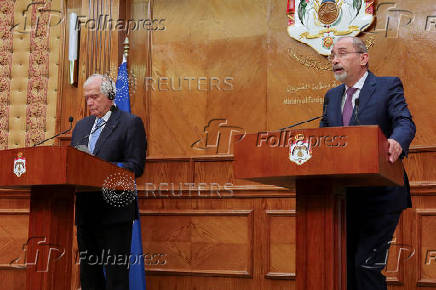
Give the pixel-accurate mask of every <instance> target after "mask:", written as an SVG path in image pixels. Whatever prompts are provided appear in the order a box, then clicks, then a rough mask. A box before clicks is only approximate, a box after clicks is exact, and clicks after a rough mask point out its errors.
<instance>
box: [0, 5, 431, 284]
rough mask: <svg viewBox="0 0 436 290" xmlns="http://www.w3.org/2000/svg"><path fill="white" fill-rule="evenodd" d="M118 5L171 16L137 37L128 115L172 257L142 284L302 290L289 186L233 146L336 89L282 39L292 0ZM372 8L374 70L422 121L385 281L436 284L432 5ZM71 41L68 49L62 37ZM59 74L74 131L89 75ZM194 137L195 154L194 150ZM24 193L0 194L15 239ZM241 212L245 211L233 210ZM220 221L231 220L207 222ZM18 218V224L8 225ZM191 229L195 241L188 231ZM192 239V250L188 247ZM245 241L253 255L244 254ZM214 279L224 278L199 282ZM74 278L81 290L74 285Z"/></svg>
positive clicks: (149, 211) (5, 273)
mask: <svg viewBox="0 0 436 290" xmlns="http://www.w3.org/2000/svg"><path fill="white" fill-rule="evenodd" d="M113 1H114V2H116V3H118V4H119V7H120V9H119V14H120V15H125V18H133V19H144V18H149V17H151V18H152V19H157V20H163V22H162V24H163V26H164V29H162V30H160V29H159V30H154V31H149V30H146V29H139V30H136V31H132V32H131V33H130V41H131V50H130V56H129V72H130V78H131V79H132V80H133V82H131V104H132V111H133V113H135V114H137V115H139V116H140V117H141V118H142V119H143V120H144V121H145V122H146V128H147V136H148V141H149V150H148V156H149V157H151V158H149V161H148V162H147V165H146V171H145V174H144V176H143V177H141V178H140V179H139V180H138V181H137V184H138V189H139V190H140V193H139V197H140V202H139V205H140V210H141V212H142V216H141V221H142V235H143V241H144V252H147V251H152V252H156V251H162V252H163V251H166V252H168V253H163V254H171V259H170V258H168V261H167V263H168V264H166V265H164V266H165V267H167V268H166V270H165V269H163V270H162V269H158V268H157V267H156V266H152V265H147V266H146V268H147V289H164V290H166V289H181V290H192V289H207V290H209V289H216V290H223V289H244V290H245V289H246V290H251V289H261V290H264V289H287V290H290V289H295V283H296V281H295V279H297V280H298V276H296V277H295V276H294V274H293V273H295V271H297V270H298V269H295V268H294V264H293V263H294V262H293V261H294V260H295V255H297V254H298V253H294V252H293V251H295V250H294V249H293V245H294V239H295V236H293V234H292V233H293V231H294V230H295V229H294V226H295V221H294V217H293V211H295V190H294V189H293V188H291V190H287V189H283V188H279V187H274V186H263V185H260V184H258V183H255V182H247V181H244V180H238V179H235V178H234V176H233V172H232V169H231V167H232V166H231V162H232V156H231V153H232V152H231V151H229V150H230V149H229V148H230V147H229V145H228V144H229V143H228V140H229V137H230V136H231V134H233V133H232V132H237V133H242V134H243V133H244V132H247V133H249V132H256V131H266V130H274V129H277V128H280V127H283V126H286V125H288V124H290V123H293V122H297V121H301V120H305V119H309V118H311V117H313V116H317V115H320V113H321V110H322V104H321V101H322V99H321V98H322V97H323V95H324V94H325V92H326V91H327V89H328V88H329V87H331V86H333V85H335V83H336V82H335V80H334V78H333V75H332V72H331V71H330V64H329V63H328V61H327V60H326V58H325V57H323V56H320V55H318V54H317V53H316V52H315V51H314V50H313V49H311V48H310V47H308V46H306V45H304V44H302V43H300V42H298V41H296V40H294V39H291V38H290V37H289V36H288V35H287V32H286V23H287V17H286V14H285V10H286V1H265V0H255V1H248V0H242V1H232V0H225V1H193V0H188V1H178V2H177V1H168V0H163V1H150V2H147V1H144V0H126V1H124V0H120V1H118V0H113ZM82 2H83V3H85V5H84V6H82ZM65 3H66V4H65V10H66V13H67V14H68V13H70V12H72V11H75V12H79V13H82V11H83V10H82V9H84V7H85V6H86V5H87V3H89V1H82V0H72V1H70V0H68V1H66V2H65ZM105 3H108V2H107V1H105ZM149 3H150V9H148V4H149ZM377 3H378V5H379V6H378V10H377V12H376V15H377V22H376V23H375V24H374V25H373V26H372V27H371V29H370V31H368V32H365V33H362V38H363V39H364V40H365V41H366V42H367V43H368V44H370V48H369V52H370V57H371V59H370V68H371V71H373V72H374V73H375V74H376V75H379V76H389V75H392V76H399V77H401V79H402V81H403V84H404V88H405V95H406V98H407V101H408V104H409V108H410V110H411V112H412V114H413V116H414V120H415V122H416V125H417V136H416V138H415V140H414V142H413V145H414V148H415V149H413V150H411V152H410V154H409V157H408V158H407V159H406V160H405V161H404V164H405V167H406V170H407V172H408V175H409V178H410V181H411V186H412V191H413V209H408V210H406V211H405V212H404V213H403V215H402V218H401V222H400V225H399V227H398V228H397V231H396V233H395V238H396V240H395V242H394V243H393V244H392V248H391V250H390V252H389V256H388V265H387V269H386V272H385V273H386V275H387V276H388V283H389V289H390V290H394V289H395V290H397V289H398V290H399V289H401V290H402V289H407V290H409V289H418V288H421V287H422V289H428V288H423V287H424V286H425V287H433V288H434V287H436V285H435V283H434V279H435V277H434V276H435V270H434V267H435V266H434V265H436V258H435V260H432V259H431V256H430V264H429V265H426V264H425V261H427V260H428V259H429V256H426V253H427V252H426V251H427V250H436V248H435V249H432V247H433V240H435V235H434V234H433V230H432V227H434V220H433V218H434V216H433V215H434V214H433V213H434V212H435V211H436V170H435V167H434V164H435V162H436V152H435V146H436V137H435V136H436V134H435V133H436V127H435V126H434V125H433V122H432V121H431V120H433V115H434V113H433V108H434V107H435V102H436V101H435V100H436V99H435V98H434V97H433V95H434V94H433V92H434V91H435V90H436V83H435V82H434V79H435V78H436V71H435V70H434V66H435V64H436V63H435V59H434V58H433V57H432V56H433V54H434V50H435V48H436V41H435V38H434V33H435V31H436V29H435V28H434V25H433V26H432V24H431V22H430V25H429V23H428V21H429V19H428V17H427V16H431V15H434V14H435V13H433V12H434V11H436V3H435V2H434V1H433V0H422V1H419V2H417V1H412V0H399V1H395V3H393V2H389V3H388V2H386V1H380V2H377ZM432 11H433V12H432ZM148 13H149V14H148ZM409 17H410V18H411V21H410V23H408V19H409ZM388 20H389V21H388ZM430 20H431V19H430ZM66 23H67V22H63V23H62V25H65V24H66ZM64 28H65V29H66V26H64ZM65 36H66V37H65V39H64V43H65V47H68V41H67V39H68V33H67V31H65ZM83 37H85V35H84V34H83V35H82V39H83ZM120 38H123V37H120ZM120 40H121V41H122V40H123V39H120ZM81 45H82V55H81V57H82V61H83V60H84V56H85V53H88V51H83V48H84V47H85V46H84V45H85V43H81ZM119 48H120V45H119V42H118V49H117V50H113V52H112V54H111V57H112V58H113V59H114V60H115V59H117V58H118V61H119ZM387 52H389V53H387ZM107 53H108V54H110V53H109V52H107ZM100 57H101V55H100ZM62 65H63V71H64V73H63V76H62V78H63V81H62V96H61V97H60V98H59V105H58V110H57V112H58V113H57V114H58V119H57V121H58V126H57V131H61V130H63V129H64V128H67V126H68V122H67V119H68V116H70V115H71V116H74V117H75V119H76V121H77V120H79V119H80V118H81V117H83V116H84V115H85V114H86V110H85V104H84V100H83V98H82V97H81V96H82V89H81V83H83V81H84V76H85V75H86V73H85V72H83V71H82V72H81V74H80V75H81V77H80V82H81V83H80V82H79V88H75V87H71V86H70V85H69V84H68V83H67V80H68V73H66V72H67V71H68V61H67V54H65V55H64V59H63V63H62ZM113 65H114V66H115V67H116V66H117V65H118V63H116V61H115V62H114V63H113ZM111 69H112V68H111ZM111 75H112V76H114V74H112V73H111ZM147 77H149V78H151V79H152V80H153V82H154V83H153V84H154V88H153V89H152V88H151V87H150V86H147V83H146V78H147ZM226 78H229V79H227V84H226V83H225V82H224V80H225V79H226ZM158 80H159V81H160V86H158V83H157V81H158ZM229 80H231V81H229ZM229 83H230V84H231V85H229ZM218 84H219V85H218ZM218 87H219V88H218ZM309 97H310V98H311V100H312V101H311V102H309V103H302V104H294V105H292V104H286V100H288V99H293V100H304V99H306V98H309ZM317 125H318V124H317V123H316V122H314V123H310V124H306V125H304V126H302V127H317ZM218 137H220V138H218ZM217 140H218V141H217ZM66 142H68V141H67V140H66ZM196 142H198V144H199V145H201V146H198V148H195V146H193V144H194V143H196ZM214 142H215V143H214ZM206 144H207V145H208V147H207V146H206ZM229 154H230V155H229ZM206 155H214V156H213V157H205V156H206ZM202 183H206V185H204V184H202ZM214 183H216V184H219V185H220V186H221V187H222V188H223V187H224V185H225V184H226V183H230V186H229V187H227V189H226V190H224V192H225V193H227V195H226V196H219V195H217V194H215V193H214V194H211V187H212V184H214ZM171 186H174V187H171ZM213 186H215V185H213ZM172 188H175V191H174V190H173V189H172ZM179 188H181V190H179ZM159 189H160V191H159ZM159 192H160V193H161V194H160V195H159ZM14 194H16V193H14ZM19 196H20V198H16V195H13V194H12V193H8V192H4V191H3V192H1V193H0V209H1V210H0V225H3V224H4V223H5V222H7V223H8V224H7V225H5V226H6V227H5V228H6V229H9V230H10V225H15V226H14V227H13V228H14V231H13V232H12V235H13V238H14V239H15V240H17V241H18V240H19V241H21V240H23V239H24V237H23V232H25V230H24V229H27V224H26V221H25V220H26V218H25V216H26V215H27V212H26V211H27V210H28V206H29V205H28V195H26V193H20V195H19ZM23 210H24V211H23ZM234 211H242V212H244V214H243V215H236V216H235V215H232V214H228V213H231V212H234ZM10 212H15V213H16V214H13V215H12V214H10ZM216 212H221V213H223V212H225V213H227V214H225V215H214V214H211V213H216ZM182 213H183V214H182ZM246 213H247V214H246ZM248 213H249V214H248ZM4 217H5V218H4ZM11 217H15V218H16V219H14V220H13V221H11V220H10V219H11ZM9 222H10V225H9ZM250 222H251V224H250ZM194 225H195V228H196V229H201V232H193V229H194ZM250 226H251V227H252V228H251V232H250ZM1 228H3V227H1V226H0V229H1ZM225 229H227V231H224V230H225ZM235 229H243V231H242V232H239V231H236V230H235ZM223 231H224V232H223ZM20 233H21V234H20ZM231 234H234V237H235V239H234V241H238V240H239V241H243V242H242V243H241V244H236V246H235V248H232V246H233V245H232V246H230V245H229V243H228V240H221V238H224V237H231ZM241 234H243V235H242V236H245V238H246V239H245V240H244V239H241ZM4 235H6V236H7V237H9V235H10V234H9V233H8V234H4ZM221 235H223V237H221ZM26 238H27V237H26ZM249 238H251V240H249ZM154 239H156V241H155V240H154ZM193 239H194V240H195V241H196V243H197V246H193V245H194V244H195V243H194V242H193ZM232 241H233V240H232ZM241 245H245V247H244V248H243V249H242V247H241ZM247 245H248V246H247ZM14 246H15V247H16V250H12V249H11V252H13V251H19V248H20V247H21V244H20V243H18V242H17V243H16V245H14ZM249 246H251V252H252V256H251V257H250V256H249V255H248V254H247V252H246V251H247V248H248V247H249ZM8 249H9V248H8ZM194 249H195V251H194ZM8 251H9V250H8ZM221 253H224V254H221ZM430 253H431V252H430ZM0 257H1V256H0ZM5 257H7V255H5ZM205 257H207V258H208V259H205ZM289 257H290V258H289ZM202 259H204V260H205V261H201V260H202ZM250 259H251V260H250ZM151 262H152V261H150V263H151ZM173 266H174V267H173ZM397 266H398V267H397ZM171 267H173V268H171ZM250 267H251V268H250ZM75 269H76V270H77V265H76V267H75ZM247 269H248V270H247ZM194 270H195V271H197V272H195V271H194ZM202 271H203V272H202ZM208 271H211V272H209V273H208V274H210V275H213V276H219V277H209V276H207V275H206V276H202V275H205V273H206V272H208ZM225 271H233V272H225ZM241 271H242V272H244V273H245V272H247V273H249V274H244V273H242V272H241ZM76 274H77V272H76ZM24 275H25V274H24V271H22V270H16V269H11V268H9V267H6V268H2V269H0V280H1V281H2V285H1V286H0V288H1V287H3V286H4V287H5V289H22V288H23V285H24V279H25V278H24ZM73 275H75V274H73ZM242 276H244V278H241V277H242ZM247 276H249V277H247ZM75 277H76V281H75V284H74V287H73V288H74V289H77V288H78V285H79V284H78V280H77V278H78V276H75ZM277 278H280V279H277Z"/></svg>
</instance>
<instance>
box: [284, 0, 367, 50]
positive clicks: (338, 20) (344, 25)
mask: <svg viewBox="0 0 436 290" xmlns="http://www.w3.org/2000/svg"><path fill="white" fill-rule="evenodd" d="M374 1H375V0H288V9H287V15H288V18H289V21H288V33H289V35H290V36H291V37H292V38H295V39H296V40H298V41H301V42H303V43H306V44H308V45H310V46H311V47H313V48H314V49H315V50H316V51H318V53H320V54H323V55H329V54H330V50H331V48H332V46H333V41H334V39H335V38H337V37H341V36H356V35H358V34H359V33H360V32H361V31H364V30H365V29H367V28H368V27H369V26H370V25H371V23H372V22H373V21H374V7H373V5H374Z"/></svg>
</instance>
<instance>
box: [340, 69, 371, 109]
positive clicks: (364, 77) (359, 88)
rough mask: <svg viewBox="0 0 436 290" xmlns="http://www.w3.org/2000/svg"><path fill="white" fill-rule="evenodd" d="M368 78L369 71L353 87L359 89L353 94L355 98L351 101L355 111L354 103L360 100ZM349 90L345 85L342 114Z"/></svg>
mask: <svg viewBox="0 0 436 290" xmlns="http://www.w3.org/2000/svg"><path fill="white" fill-rule="evenodd" d="M367 77H368V71H366V72H365V74H364V75H363V76H362V77H361V78H360V79H359V80H358V81H357V82H356V83H355V84H354V85H353V88H356V89H357V90H356V91H355V92H354V94H353V98H352V99H351V104H352V105H353V109H354V103H355V102H356V99H357V98H359V95H360V91H361V90H362V88H363V85H364V84H365V80H366V78H367ZM347 89H348V86H347V85H345V92H344V95H343V96H342V103H341V111H342V112H343V111H344V105H345V100H346V99H347Z"/></svg>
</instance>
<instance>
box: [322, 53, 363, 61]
mask: <svg viewBox="0 0 436 290" xmlns="http://www.w3.org/2000/svg"><path fill="white" fill-rule="evenodd" d="M350 53H359V54H360V53H363V52H361V51H350V52H345V51H340V52H338V54H334V53H331V54H330V55H329V56H328V57H327V59H328V60H329V61H333V60H334V59H335V57H337V58H338V59H342V58H344V57H345V56H346V55H347V54H350Z"/></svg>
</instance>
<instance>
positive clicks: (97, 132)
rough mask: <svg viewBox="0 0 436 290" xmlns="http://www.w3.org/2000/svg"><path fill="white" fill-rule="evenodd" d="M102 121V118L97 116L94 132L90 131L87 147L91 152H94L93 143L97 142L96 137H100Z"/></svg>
mask: <svg viewBox="0 0 436 290" xmlns="http://www.w3.org/2000/svg"><path fill="white" fill-rule="evenodd" d="M102 123H103V119H102V118H97V124H96V125H95V129H94V132H92V134H91V136H90V137H89V144H88V149H89V151H90V152H92V153H94V149H95V144H96V143H97V140H98V137H100V133H101V130H103V126H102Z"/></svg>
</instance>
